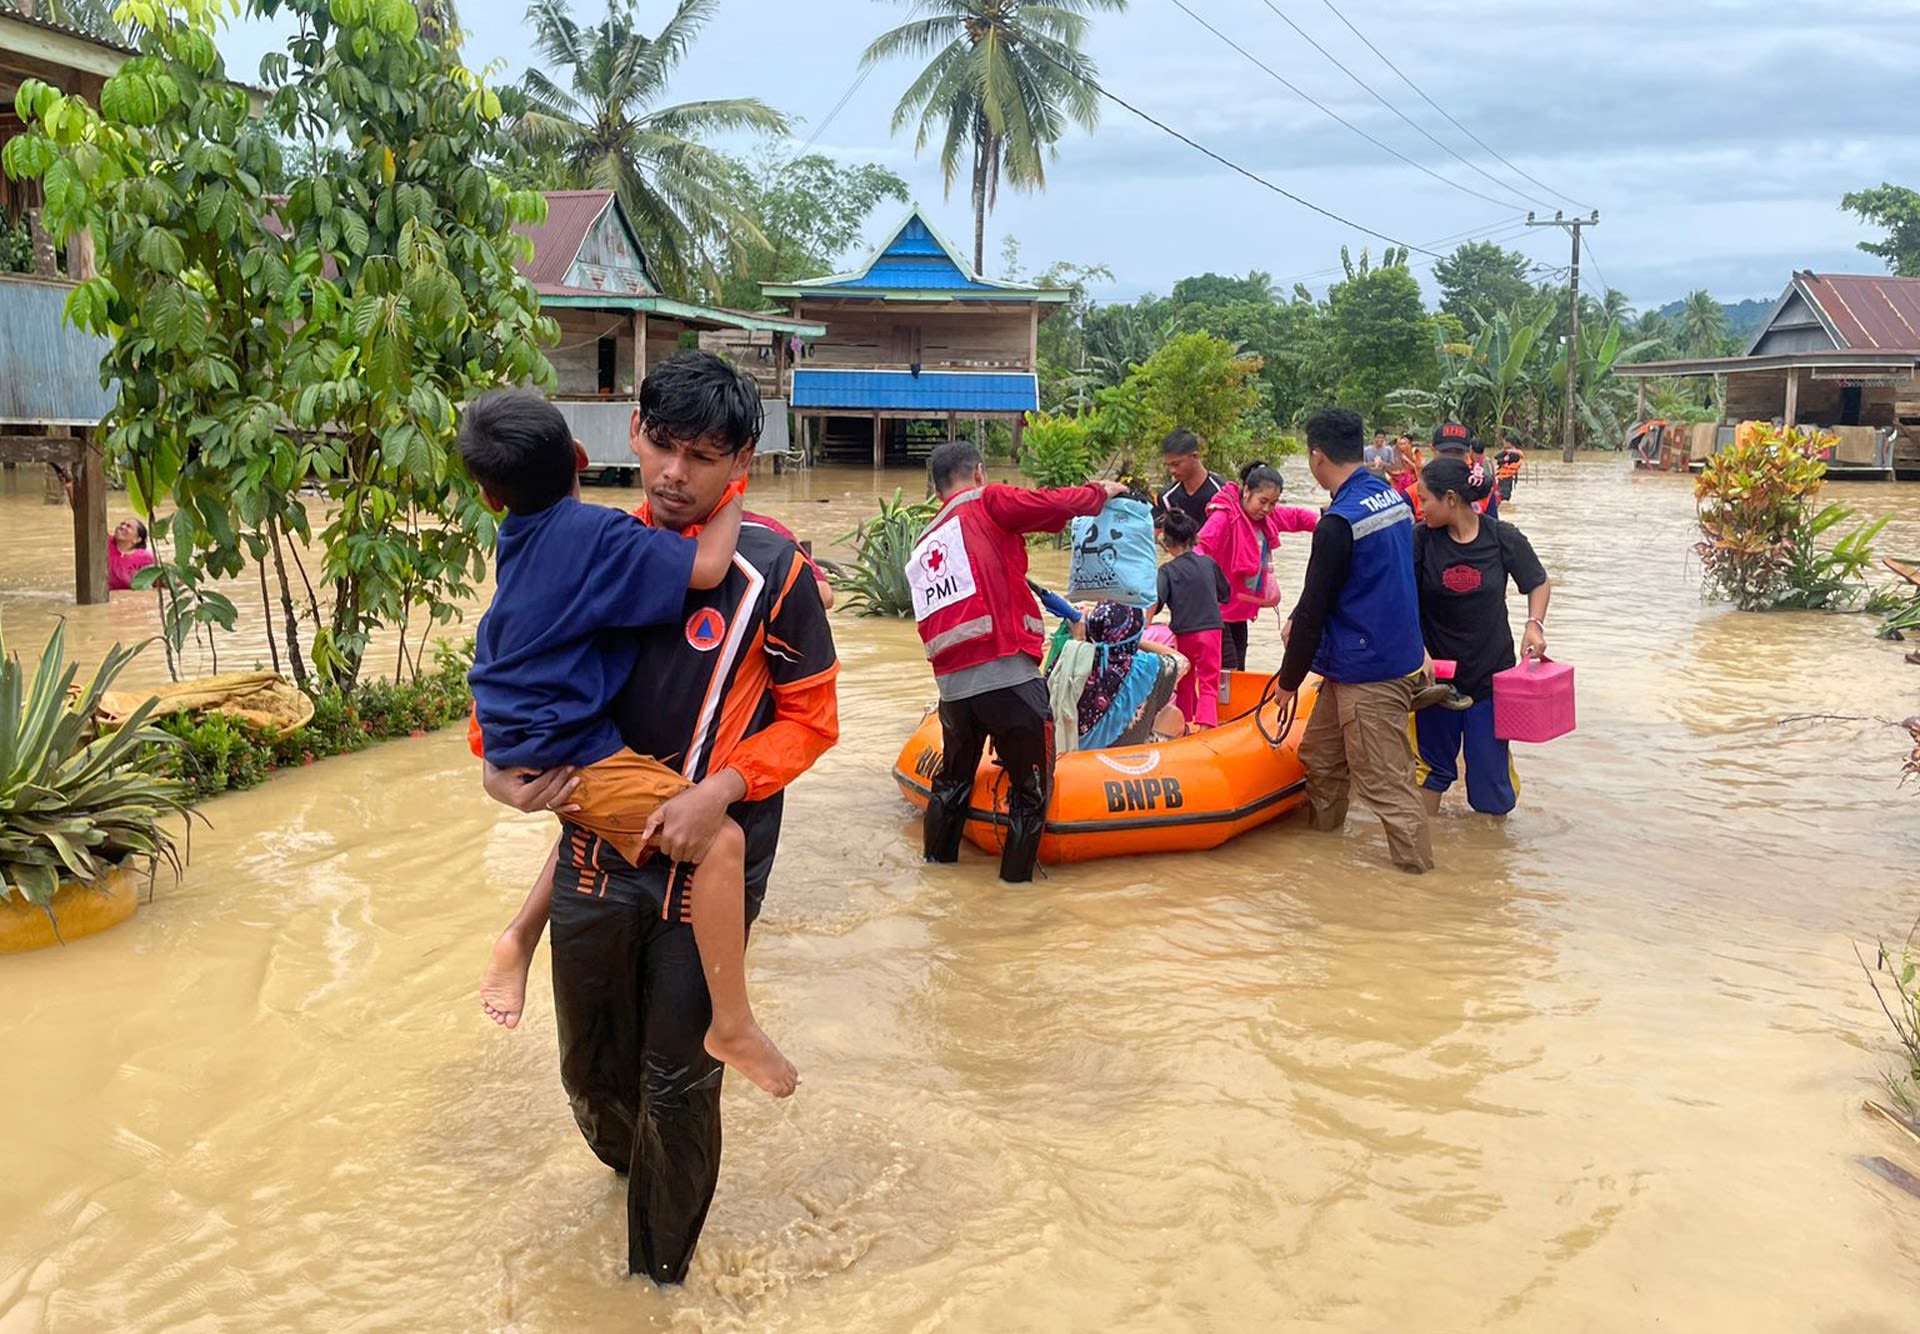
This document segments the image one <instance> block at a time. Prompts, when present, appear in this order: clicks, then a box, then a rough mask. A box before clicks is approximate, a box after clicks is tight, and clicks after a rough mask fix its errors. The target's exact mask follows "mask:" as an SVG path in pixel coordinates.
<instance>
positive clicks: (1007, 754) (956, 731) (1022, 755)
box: [925, 680, 1053, 884]
mask: <svg viewBox="0 0 1920 1334" xmlns="http://www.w3.org/2000/svg"><path fill="white" fill-rule="evenodd" d="M940 731H941V743H940V747H941V761H940V769H939V772H938V773H936V774H935V775H934V776H933V796H932V799H931V800H929V801H928V803H927V823H926V844H925V846H926V857H927V860H928V861H930V862H953V861H958V860H960V837H961V835H962V834H963V833H964V832H965V831H966V825H967V808H968V805H969V798H970V797H971V796H972V794H973V780H974V775H975V774H976V773H977V772H978V771H979V768H980V755H981V752H982V750H983V749H984V748H985V746H986V743H987V742H988V741H989V740H991V741H992V742H993V753H994V755H995V757H996V759H997V762H998V763H999V765H1000V767H1001V768H1002V769H1004V770H1005V771H1006V775H1007V820H1008V827H1007V841H1006V844H1005V846H1003V847H1002V848H1001V849H1000V878H1001V879H1002V880H1005V881H1007V882H1009V883H1011V884H1019V883H1022V882H1024V881H1028V880H1031V879H1033V867H1034V863H1035V862H1036V861H1038V860H1039V858H1040V835H1041V834H1042V833H1043V832H1045V830H1046V825H1047V797H1048V795H1049V794H1050V793H1051V791H1052V789H1053V708H1052V706H1051V705H1050V704H1049V703H1048V700H1047V683H1046V682H1045V681H1039V680H1035V681H1023V682H1021V683H1020V684H1019V685H1017V686H1007V687H1005V688H1003V689H1000V690H989V691H988V692H987V693H986V694H984V695H975V696H973V697H972V698H971V699H956V700H944V701H942V702H941V705H940Z"/></svg>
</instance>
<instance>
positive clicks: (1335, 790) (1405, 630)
mask: <svg viewBox="0 0 1920 1334" xmlns="http://www.w3.org/2000/svg"><path fill="white" fill-rule="evenodd" d="M1366 447H1367V440H1366V432H1365V428H1364V427H1363V426H1362V425H1361V422H1360V415H1359V414H1358V413H1356V412H1349V411H1347V410H1345V409H1343V408H1329V409H1327V410H1326V411H1325V412H1322V413H1320V414H1318V415H1317V416H1315V417H1314V418H1313V420H1311V421H1309V422H1308V423H1307V462H1308V464H1309V466H1310V467H1311V468H1312V469H1313V479H1314V481H1316V482H1318V483H1319V484H1320V485H1321V486H1323V487H1325V488H1326V489H1327V491H1328V493H1329V494H1331V495H1332V497H1333V503H1332V504H1331V505H1329V506H1328V507H1327V512H1326V513H1325V514H1324V515H1323V516H1322V517H1321V519H1320V523H1319V526H1318V527H1316V528H1315V529H1314V530H1313V554H1312V555H1311V557H1309V558H1308V561H1307V575H1306V586H1305V588H1303V589H1302V590H1301V593H1300V601H1299V602H1298V603H1297V604H1296V605H1295V606H1294V609H1293V617H1292V619H1291V620H1290V621H1289V623H1288V625H1289V629H1288V633H1287V651H1286V656H1285V657H1284V658H1283V659H1282V660H1281V663H1280V679H1279V681H1278V683H1277V684H1278V688H1279V690H1280V702H1281V704H1282V705H1285V703H1286V702H1287V701H1288V700H1289V699H1291V698H1292V697H1293V694H1294V692H1295V691H1297V690H1298V689H1299V688H1300V683H1301V682H1302V681H1304V680H1306V679H1307V673H1308V672H1309V671H1314V672H1318V673H1319V674H1320V677H1321V686H1320V695H1319V699H1318V700H1317V701H1316V703H1315V704H1314V706H1313V716H1312V718H1310V719H1309V720H1308V722H1307V731H1306V735H1305V736H1303V737H1302V738H1301V739H1300V762H1301V763H1302V764H1304V765H1306V768H1307V805H1308V808H1309V809H1308V816H1309V819H1310V821H1311V823H1312V825H1313V827H1314V828H1315V829H1323V830H1333V829H1338V828H1340V826H1341V825H1342V824H1344V823H1346V818H1347V797H1348V793H1349V792H1350V790H1351V789H1353V788H1356V787H1357V788H1358V789H1359V790H1360V797H1361V799H1362V800H1363V801H1365V802H1366V803H1367V805H1369V806H1371V807H1373V810H1374V813H1375V814H1377V815H1378V816H1379V817H1380V823H1381V824H1383V825H1385V826H1386V830H1387V847H1388V849H1389V850H1390V851H1391V853H1392V855H1393V860H1394V864H1395V865H1397V866H1399V867H1401V868H1402V869H1403V870H1407V871H1414V872H1421V871H1430V870H1432V869H1433V838H1432V834H1431V832H1430V831H1429V829H1428V825H1427V812H1426V808H1425V806H1424V805H1422V803H1421V801H1420V794H1419V792H1418V790H1417V789H1416V788H1415V786H1414V781H1413V747H1412V744H1411V743H1410V742H1409V741H1408V739H1407V714H1408V711H1409V710H1410V709H1411V708H1412V707H1413V699H1414V695H1415V694H1416V693H1418V691H1419V690H1420V688H1421V687H1422V686H1424V685H1426V684H1427V668H1426V660H1427V652H1426V648H1425V645H1424V644H1423V642H1422V640H1421V637H1420V604H1419V595H1418V591H1417V589H1416V586H1415V584H1414V576H1413V509H1412V507H1411V506H1409V505H1408V504H1407V502H1406V499H1405V497H1403V496H1401V495H1400V494H1399V493H1398V492H1396V491H1395V490H1394V489H1393V488H1392V487H1391V486H1389V485H1388V484H1387V483H1386V482H1385V481H1383V480H1382V479H1380V478H1379V477H1376V476H1374V474H1372V473H1371V472H1369V471H1367V468H1366V464H1365V459H1366Z"/></svg>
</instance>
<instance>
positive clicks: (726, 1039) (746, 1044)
mask: <svg viewBox="0 0 1920 1334" xmlns="http://www.w3.org/2000/svg"><path fill="white" fill-rule="evenodd" d="M706 1046H707V1055H709V1056H711V1057H713V1059H714V1060H716V1061H719V1062H720V1063H721V1064H723V1065H730V1066H732V1067H733V1068H734V1069H736V1070H738V1071H739V1072H740V1073H741V1074H743V1075H745V1076H746V1077H747V1078H748V1079H751V1080H752V1081H753V1082H754V1083H756V1084H758V1085H759V1086H760V1087H761V1088H763V1089H765V1090H766V1091H767V1092H769V1093H771V1094H772V1095H773V1096H774V1097H776V1098H786V1097H791V1096H792V1094H793V1091H794V1090H795V1089H796V1088H798V1087H800V1072H799V1071H798V1070H796V1069H794V1068H793V1062H792V1061H789V1060H788V1059H787V1058H786V1057H784V1056H782V1055H781V1054H780V1049H779V1048H778V1047H776V1046H774V1045H773V1039H772V1038H770V1037H768V1036H767V1035H766V1033H765V1032H764V1031H763V1030H762V1029H761V1027H760V1025H758V1024H756V1023H754V1022H753V1021H752V1020H748V1021H747V1022H746V1023H745V1024H743V1025H741V1026H740V1027H738V1028H735V1029H729V1030H724V1031H723V1030H722V1029H721V1028H720V1026H719V1025H718V1024H715V1025H714V1026H713V1027H712V1028H709V1029H708V1030H707V1043H706Z"/></svg>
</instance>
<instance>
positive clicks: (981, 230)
mask: <svg viewBox="0 0 1920 1334" xmlns="http://www.w3.org/2000/svg"><path fill="white" fill-rule="evenodd" d="M987 135H988V130H987V127H986V126H984V125H982V126H980V127H979V128H978V130H977V131H976V132H975V134H974V139H973V273H974V276H975V277H979V276H980V275H981V274H982V273H983V272H984V271H985V270H986V257H987Z"/></svg>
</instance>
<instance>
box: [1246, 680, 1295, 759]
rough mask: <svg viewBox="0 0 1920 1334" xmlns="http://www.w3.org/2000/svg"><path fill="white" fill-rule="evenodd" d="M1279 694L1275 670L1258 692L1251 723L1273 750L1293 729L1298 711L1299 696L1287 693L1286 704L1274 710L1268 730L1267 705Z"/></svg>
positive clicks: (1279, 745)
mask: <svg viewBox="0 0 1920 1334" xmlns="http://www.w3.org/2000/svg"><path fill="white" fill-rule="evenodd" d="M1279 694H1280V673H1278V672H1275V673H1274V674H1273V675H1272V676H1269V677H1268V678H1267V684H1266V688H1265V689H1264V690H1262V691H1261V692H1260V703H1259V704H1257V705H1255V706H1254V710H1253V725H1254V726H1255V727H1257V728H1259V729H1260V735H1261V736H1263V737H1265V738H1266V739H1267V744H1268V745H1269V746H1271V747H1272V748H1273V749H1275V750H1278V749H1280V747H1281V745H1282V743H1284V742H1285V741H1286V739H1287V734H1288V733H1290V732H1291V731H1293V723H1294V719H1295V718H1296V717H1297V716H1298V715H1299V712H1300V696H1299V695H1298V694H1297V693H1295V694H1293V695H1289V696H1288V697H1287V702H1286V704H1285V705H1284V706H1281V707H1279V708H1277V709H1276V710H1275V711H1274V719H1273V727H1272V729H1271V730H1269V729H1268V727H1267V706H1268V705H1269V704H1272V703H1273V702H1274V700H1275V699H1277V698H1278V697H1279Z"/></svg>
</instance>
